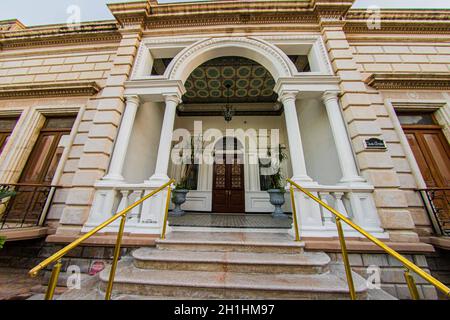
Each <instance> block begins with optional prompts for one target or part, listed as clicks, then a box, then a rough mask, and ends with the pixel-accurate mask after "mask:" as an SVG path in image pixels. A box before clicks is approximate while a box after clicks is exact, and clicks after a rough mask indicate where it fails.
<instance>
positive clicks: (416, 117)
mask: <svg viewBox="0 0 450 320" xmlns="http://www.w3.org/2000/svg"><path fill="white" fill-rule="evenodd" d="M397 117H398V120H399V121H400V123H401V124H404V125H434V124H436V123H435V121H434V119H433V115H432V114H431V113H406V112H402V113H399V114H398V115H397Z"/></svg>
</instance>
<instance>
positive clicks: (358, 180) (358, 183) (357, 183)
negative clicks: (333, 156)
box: [337, 176, 373, 189]
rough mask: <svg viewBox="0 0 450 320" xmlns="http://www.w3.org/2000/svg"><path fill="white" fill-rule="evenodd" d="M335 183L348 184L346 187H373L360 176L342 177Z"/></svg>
mask: <svg viewBox="0 0 450 320" xmlns="http://www.w3.org/2000/svg"><path fill="white" fill-rule="evenodd" d="M337 184H338V185H344V186H348V187H354V188H370V189H373V187H372V186H371V185H370V184H368V183H367V180H366V179H364V178H363V177H360V176H354V177H342V179H341V180H340V181H339V182H338V183H337Z"/></svg>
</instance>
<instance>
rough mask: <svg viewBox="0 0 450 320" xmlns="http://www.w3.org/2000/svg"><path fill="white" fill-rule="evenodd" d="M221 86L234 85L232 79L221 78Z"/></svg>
mask: <svg viewBox="0 0 450 320" xmlns="http://www.w3.org/2000/svg"><path fill="white" fill-rule="evenodd" d="M222 84H223V86H224V87H225V88H226V87H228V86H229V87H230V88H232V87H234V81H233V80H231V79H226V80H223V83H222Z"/></svg>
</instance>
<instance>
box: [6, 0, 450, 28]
mask: <svg viewBox="0 0 450 320" xmlns="http://www.w3.org/2000/svg"><path fill="white" fill-rule="evenodd" d="M132 1H136V0H0V20H6V19H14V18H17V19H19V20H20V21H22V23H24V24H25V25H28V26H32V25H42V24H52V23H65V22H67V20H68V19H69V17H70V16H71V15H72V16H73V14H74V13H75V12H74V11H73V10H74V8H73V5H75V6H78V7H79V8H80V17H81V21H95V20H107V19H112V18H113V17H112V16H111V13H110V12H109V10H108V8H107V7H106V5H105V4H106V3H113V2H132ZM193 1H195V0H176V1H174V0H159V2H160V3H168V2H193ZM200 1H201V0H200ZM370 5H378V6H380V7H382V8H430V9H433V8H434V9H435V8H450V0H356V2H355V5H354V7H355V8H367V7H368V6H370ZM71 6H72V7H71ZM75 10H76V9H75ZM67 11H70V12H67ZM75 14H76V13H75Z"/></svg>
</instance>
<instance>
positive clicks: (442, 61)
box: [351, 38, 450, 73]
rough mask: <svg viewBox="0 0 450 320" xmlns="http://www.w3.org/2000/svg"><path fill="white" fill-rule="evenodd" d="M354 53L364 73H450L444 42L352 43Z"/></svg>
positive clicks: (449, 55)
mask: <svg viewBox="0 0 450 320" xmlns="http://www.w3.org/2000/svg"><path fill="white" fill-rule="evenodd" d="M427 40H428V38H427ZM351 50H352V53H353V55H354V58H355V61H356V63H357V64H358V69H359V70H360V71H361V72H363V73H372V72H414V73H416V72H418V73H420V72H427V73H428V72H450V45H449V44H447V43H444V42H439V43H433V42H427V43H423V42H418V43H414V42H413V43H411V42H403V43H402V42H399V41H396V42H395V43H392V42H382V41H377V42H376V43H375V42H353V43H351Z"/></svg>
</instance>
